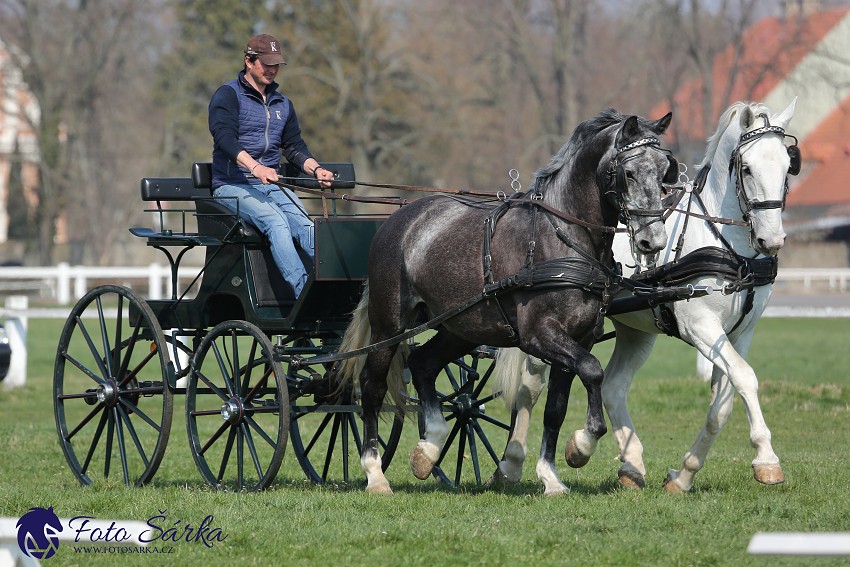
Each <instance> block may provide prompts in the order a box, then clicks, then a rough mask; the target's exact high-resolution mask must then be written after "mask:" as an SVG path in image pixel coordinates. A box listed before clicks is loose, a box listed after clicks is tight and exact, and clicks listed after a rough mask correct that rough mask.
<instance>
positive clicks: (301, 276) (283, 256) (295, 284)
mask: <svg viewBox="0 0 850 567" xmlns="http://www.w3.org/2000/svg"><path fill="white" fill-rule="evenodd" d="M213 197H215V200H216V201H218V202H219V203H221V204H222V205H224V206H225V207H227V208H228V209H230V210H231V211H233V212H234V213H235V212H236V202H237V200H238V201H239V214H240V215H242V216H243V217H244V218H247V219H249V220H250V221H251V223H252V224H254V225H255V226H256V227H257V228H258V229H259V230H260V232H262V233H263V234H265V235H266V236H267V237H268V239H269V242H270V243H271V252H272V257H273V258H274V261H275V264H277V268H278V270H280V273H281V274H282V275H283V278H284V279H285V280H286V281H287V282H288V283H289V285H291V286H292V289H293V290H294V291H295V296H296V297H297V296H298V295H300V294H301V289H302V288H303V287H304V284H305V282H306V281H307V270H306V269H305V268H304V263H303V262H302V261H301V258H300V257H299V256H298V251H297V250H296V248H295V243H298V246H299V247H300V248H301V250H303V251H304V252H306V254H307V256H309V257H310V259H313V258H315V252H314V250H313V221H312V220H310V217H308V216H306V215H305V214H304V213H303V212H302V211H301V209H303V208H304V206H303V205H302V204H301V201H300V200H299V199H298V197H297V196H296V195H295V193H293V192H292V191H290V190H289V189H287V188H285V187H278V186H277V185H222V186H221V187H219V188H218V189H216V190H215V191H213ZM296 203H297V205H296Z"/></svg>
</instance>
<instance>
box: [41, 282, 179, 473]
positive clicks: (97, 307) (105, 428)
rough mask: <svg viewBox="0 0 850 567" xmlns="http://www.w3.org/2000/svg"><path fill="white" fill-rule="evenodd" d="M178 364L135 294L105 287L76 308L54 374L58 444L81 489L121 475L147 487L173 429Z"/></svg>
mask: <svg viewBox="0 0 850 567" xmlns="http://www.w3.org/2000/svg"><path fill="white" fill-rule="evenodd" d="M171 373H173V366H172V365H171V362H170V360H169V356H168V349H167V348H166V343H165V338H164V336H163V334H162V329H161V328H160V325H159V322H158V321H157V319H156V318H155V316H154V314H153V312H152V311H151V309H150V307H148V305H147V303H145V302H144V301H143V300H142V299H140V298H139V297H138V296H137V295H136V294H135V293H134V292H133V291H132V290H130V289H127V288H125V287H121V286H115V285H105V286H100V287H97V288H95V289H93V290H91V291H89V292H88V293H87V294H86V295H85V296H84V297H83V298H82V299H80V301H79V302H77V304H76V305H75V306H74V308H73V309H72V310H71V314H70V315H69V316H68V319H67V321H66V322H65V327H64V329H63V330H62V335H61V336H60V338H59V346H58V348H57V351H56V362H55V365H54V370H53V409H54V415H55V418H56V429H57V431H58V433H59V443H60V445H61V446H62V451H63V452H64V453H65V458H66V459H67V461H68V464H69V465H70V467H71V471H73V473H74V475H76V477H77V479H78V480H79V481H80V482H81V483H82V484H86V485H88V484H92V483H93V482H95V481H98V480H105V479H108V478H109V477H110V474H120V475H121V477H122V480H123V482H124V484H126V485H130V484H135V485H136V486H141V485H143V484H145V483H146V482H148V481H149V480H150V479H151V478H152V477H153V475H154V473H156V470H157V468H158V467H159V464H160V462H161V461H162V457H163V455H164V454H165V447H166V445H167V444H168V434H169V432H170V430H171V413H172V407H173V398H172V393H171V390H169V388H168V381H169V376H170V374H171Z"/></svg>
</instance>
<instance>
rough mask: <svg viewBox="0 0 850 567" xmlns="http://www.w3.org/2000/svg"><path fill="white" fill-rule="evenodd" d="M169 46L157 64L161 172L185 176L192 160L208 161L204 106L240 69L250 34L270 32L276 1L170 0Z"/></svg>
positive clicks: (210, 150)
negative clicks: (163, 117)
mask: <svg viewBox="0 0 850 567" xmlns="http://www.w3.org/2000/svg"><path fill="white" fill-rule="evenodd" d="M170 4H171V5H172V8H173V11H174V20H175V24H174V26H173V30H172V36H173V37H174V41H173V43H172V44H171V45H170V46H169V49H168V50H167V51H166V52H165V53H164V54H163V56H162V58H161V59H160V60H159V61H158V63H157V68H158V70H159V72H158V77H159V78H158V80H157V82H156V89H157V97H158V100H159V101H160V103H161V107H162V108H163V109H164V110H163V112H164V114H165V123H164V125H163V134H162V143H161V151H162V154H161V155H162V162H161V171H163V173H166V172H167V173H168V174H169V175H175V176H181V177H182V176H186V175H188V173H189V167H190V165H191V163H192V162H194V161H209V160H210V159H211V155H212V136H211V135H210V132H209V128H208V126H207V116H208V111H207V108H208V105H209V102H210V98H212V95H213V93H214V92H215V91H216V89H217V88H218V87H219V86H221V85H222V84H224V83H226V82H227V81H230V80H232V79H234V78H235V77H236V74H237V73H238V72H239V71H240V70H241V69H242V58H243V55H244V51H245V46H246V45H247V43H248V39H250V38H251V37H252V36H253V35H255V34H257V33H263V32H269V30H267V29H266V27H267V25H264V24H263V22H264V21H265V22H268V20H269V17H270V12H271V11H272V9H273V8H276V6H275V4H274V2H266V1H264V0H245V1H240V2H233V1H232V0H171V2H170Z"/></svg>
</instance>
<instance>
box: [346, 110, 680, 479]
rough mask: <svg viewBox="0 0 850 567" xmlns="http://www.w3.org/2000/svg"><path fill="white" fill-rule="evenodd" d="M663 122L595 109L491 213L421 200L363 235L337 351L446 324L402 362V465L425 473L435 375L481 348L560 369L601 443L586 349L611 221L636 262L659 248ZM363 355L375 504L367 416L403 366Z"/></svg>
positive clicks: (392, 356) (352, 367)
mask: <svg viewBox="0 0 850 567" xmlns="http://www.w3.org/2000/svg"><path fill="white" fill-rule="evenodd" d="M670 120H671V115H670V114H667V115H666V116H664V117H663V118H661V119H659V120H656V121H650V120H646V119H643V118H639V117H636V116H624V115H622V114H620V113H618V112H617V111H615V110H611V109H609V110H606V111H603V112H601V113H600V114H599V115H597V116H596V117H594V118H592V119H590V120H588V121H586V122H583V123H582V124H580V125H579V126H578V127H577V128H576V130H575V132H574V133H573V135H572V136H571V138H570V139H569V141H568V142H567V143H566V144H565V145H564V147H563V148H561V150H560V151H559V152H558V153H557V154H556V155H555V156H554V157H553V158H552V159H551V161H550V162H549V164H548V165H546V166H544V167H542V168H541V169H540V170H538V171H537V172H536V174H535V179H534V183H533V185H532V188H531V190H530V191H529V192H528V194H527V195H525V196H524V197H520V198H515V199H509V200H507V201H506V202H504V203H503V204H502V205H499V206H494V205H485V204H481V203H479V202H472V201H469V200H464V199H460V198H457V197H451V196H445V195H435V196H429V197H425V198H422V199H419V200H417V201H415V202H413V203H411V204H409V205H406V206H404V207H402V208H401V209H399V210H398V211H396V212H395V213H394V214H392V215H391V216H390V217H389V218H388V219H387V221H386V222H385V223H384V224H383V226H382V227H381V229H380V230H379V231H378V233H377V234H376V235H375V238H374V240H373V242H372V247H371V249H370V254H369V278H368V286H367V288H366V289H365V290H364V293H363V297H362V299H361V301H360V305H359V306H358V308H357V309H356V310H355V313H354V318H353V320H352V323H351V325H350V326H349V328H348V330H347V332H346V337H345V339H344V342H343V345H342V347H341V348H340V352H341V353H344V352H348V351H352V350H355V349H358V348H362V347H363V346H364V345H367V344H369V343H371V344H373V345H378V343H381V342H382V341H385V342H390V343H393V342H394V341H392V340H390V339H392V338H393V337H397V336H398V335H400V334H402V333H403V332H404V330H405V329H409V328H412V327H414V326H415V325H416V324H417V322H421V321H422V320H423V319H424V320H432V321H433V319H434V318H436V317H439V316H440V315H441V314H442V315H444V314H447V313H451V314H452V315H451V316H450V317H448V318H447V319H446V320H442V321H441V322H440V324H439V326H437V327H436V328H437V333H436V334H435V335H434V336H433V337H432V338H431V339H430V340H429V341H428V342H426V343H425V344H424V345H423V346H421V347H419V348H417V349H415V350H414V351H413V352H412V353H411V354H410V356H409V358H408V360H407V363H408V367H409V368H410V372H411V376H412V381H413V385H414V386H415V387H416V390H417V392H418V394H419V398H420V400H421V404H422V410H423V413H424V417H425V423H426V425H425V434H424V438H423V439H421V440H420V441H419V443H418V444H417V446H416V447H415V448H414V449H413V451H412V453H411V457H410V460H411V466H412V468H413V472H414V474H415V475H416V476H417V477H418V478H420V479H425V478H427V477H428V476H429V474H430V473H431V470H432V468H433V466H434V463H435V462H437V460H438V458H439V456H440V452H441V450H442V448H443V446H444V444H445V442H446V438H447V436H448V432H449V428H448V426H447V424H446V421H445V419H444V418H443V415H442V412H441V410H440V407H439V403H438V401H437V394H436V390H435V381H436V377H437V374H438V373H439V372H440V370H441V369H442V368H443V367H444V366H445V365H446V364H448V363H449V362H451V361H452V360H455V359H456V358H458V357H461V356H463V355H465V354H467V353H468V352H470V351H471V350H473V349H474V348H475V347H477V346H478V345H482V344H486V345H492V346H517V347H519V348H520V349H522V350H523V351H525V352H526V353H528V354H532V355H534V356H537V357H539V358H542V359H544V360H546V361H549V362H550V363H551V364H552V365H553V366H554V367H556V368H557V367H561V368H563V369H564V370H565V373H571V372H574V373H575V374H576V375H578V376H579V378H580V379H581V381H582V383H583V384H584V385H585V388H586V389H587V392H588V410H587V423H586V425H587V429H588V430H589V431H591V432H593V434H594V435H596V436H597V437H599V436H601V435H603V434H604V433H605V431H606V426H605V420H604V417H603V414H602V402H601V394H600V387H601V383H602V367H601V365H600V363H599V361H598V360H597V359H596V358H595V357H594V356H593V355H591V354H590V351H589V347H590V346H591V345H592V344H593V342H594V337H595V333H599V332H600V330H601V325H602V318H603V313H604V307H605V305H606V301H607V289H608V285H609V283H610V281H609V280H610V276H611V270H610V268H611V266H612V264H613V260H612V253H611V242H612V239H613V235H614V230H615V227H616V226H617V222H618V220H621V221H622V222H623V223H624V224H625V225H626V226H627V227H628V230H629V233H630V235H631V237H632V240H633V243H634V246H635V247H636V249H637V250H640V251H641V253H643V254H652V253H655V252H657V251H658V250H660V249H661V248H663V247H664V245H665V244H666V243H667V234H666V232H665V230H664V223H663V222H661V218H660V217H661V212H662V211H661V209H662V207H661V189H662V187H661V185H662V181H664V182H668V183H669V182H670V181H671V179H674V178H675V176H676V175H677V173H678V171H677V165H676V163H675V160H673V159H672V158H671V157H670V156H669V153H668V152H666V151H664V150H661V149H660V147H659V141H658V139H657V138H656V136H659V135H661V134H663V133H664V131H665V130H666V129H667V127H668V125H669V124H670ZM359 358H360V359H361V360H360V361H357V359H353V358H352V359H349V360H348V361H346V363H345V364H343V366H342V368H341V369H340V372H339V375H340V377H341V379H342V380H349V379H351V378H352V377H353V376H356V375H359V374H361V372H360V369H362V368H363V362H362V358H364V357H362V356H361V357H359ZM365 358H366V360H365V372H363V373H362V376H361V377H360V380H361V387H362V400H361V403H362V408H363V422H364V436H363V437H364V438H363V451H362V454H361V464H362V466H363V469H364V471H365V472H366V478H367V481H368V482H367V486H366V490H367V491H369V492H384V493H389V492H391V489H390V486H389V483H388V482H387V480H386V478H385V477H384V474H383V472H382V471H381V459H380V455H379V454H378V413H379V411H380V409H381V406H382V404H383V400H384V398H385V396H386V394H387V391H388V389H389V391H390V392H391V393H392V395H393V396H394V397H395V399H396V402H398V401H399V398H398V397H397V394H398V393H399V392H401V391H402V388H403V387H402V386H401V370H402V369H403V361H402V360H401V358H402V357H401V356H400V349H399V348H398V344H397V342H395V344H390V345H386V344H384V345H379V346H377V348H373V349H371V351H370V352H369V353H368V355H367V356H366V357H365ZM554 375H555V374H554V373H553V376H554ZM388 378H389V379H390V381H389V384H388Z"/></svg>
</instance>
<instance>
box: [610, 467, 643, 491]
mask: <svg viewBox="0 0 850 567" xmlns="http://www.w3.org/2000/svg"><path fill="white" fill-rule="evenodd" d="M617 482H618V483H619V484H620V486H622V487H623V488H628V489H631V490H642V489H643V488H644V487H645V486H646V479H644V478H643V475H642V474H640V473H639V472H637V471H629V470H624V469H620V471H619V472H618V473H617Z"/></svg>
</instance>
